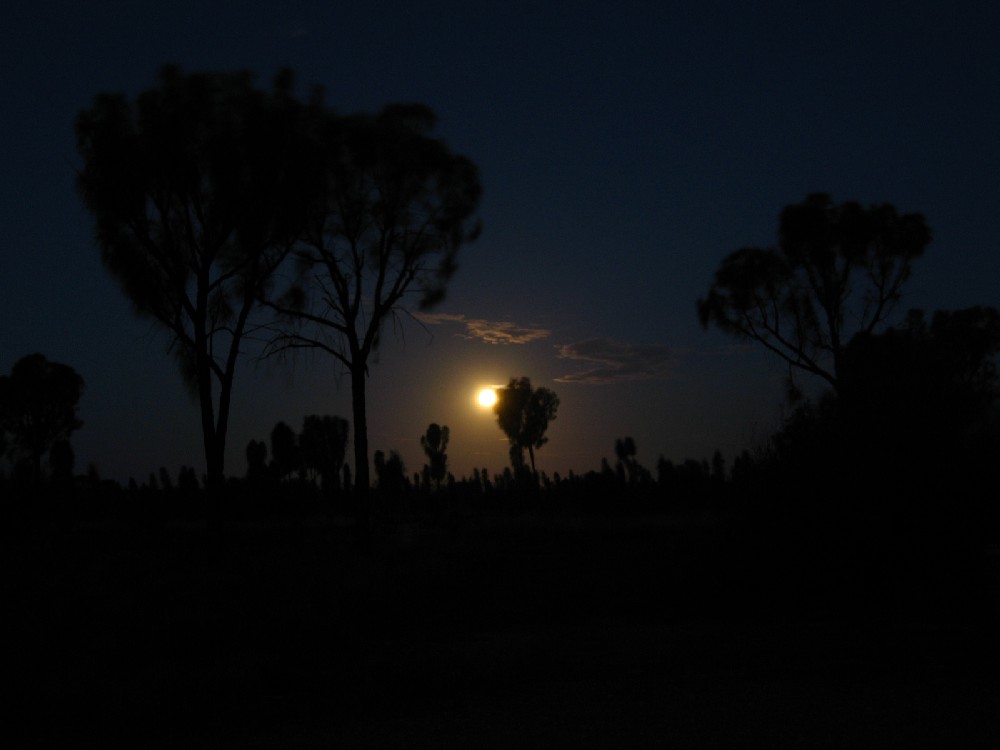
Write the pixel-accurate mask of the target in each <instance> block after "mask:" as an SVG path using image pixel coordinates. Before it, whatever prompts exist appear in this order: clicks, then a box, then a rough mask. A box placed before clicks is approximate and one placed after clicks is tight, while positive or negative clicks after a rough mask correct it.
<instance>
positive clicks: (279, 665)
mask: <svg viewBox="0 0 1000 750" xmlns="http://www.w3.org/2000/svg"><path fill="white" fill-rule="evenodd" d="M5 548H6V549H5V557H6V564H5V576H4V578H5V586H6V589H7V590H6V592H5V595H4V598H5V604H6V606H5V610H6V614H5V615H4V619H5V620H6V621H7V622H8V623H12V624H13V628H11V629H9V630H8V635H7V636H6V640H7V653H8V656H7V659H6V661H7V664H8V666H7V668H5V670H4V671H5V673H6V674H7V675H8V679H7V680H6V682H7V683H8V685H9V686H10V687H12V688H13V692H14V694H15V699H14V701H13V702H12V704H11V705H12V706H13V707H14V709H15V715H16V717H17V719H16V721H15V722H14V723H13V724H11V725H10V729H9V737H10V741H9V742H6V743H4V744H5V745H6V746H8V747H46V748H48V747H67V748H70V747H72V748H80V747H90V746H95V747H98V746H100V747H107V746H109V745H116V746H127V747H135V748H142V747H148V748H256V747H260V748H270V747H282V748H297V747H301V748H321V747H322V748H341V747H348V748H350V747H359V748H360V747H365V748H389V747H406V748H420V747H480V748H493V747H495V748H512V747H539V748H542V747H559V746H567V747H595V748H597V747H600V748H605V747H630V748H631V747H642V746H654V745H655V746H658V747H676V748H694V747H705V748H709V747H712V748H714V747H769V748H793V747H802V748H858V747H863V748H868V747H871V748H896V747H898V748H913V747H935V748H940V747H956V748H959V747H960V748H998V747H1000V644H998V639H997V635H998V629H997V604H998V603H1000V596H998V591H1000V586H995V585H994V586H993V588H992V589H991V588H989V586H987V587H986V588H985V589H984V588H977V587H971V589H970V588H969V587H959V588H962V590H963V591H964V592H965V594H964V595H963V596H962V597H958V598H956V599H955V600H954V601H951V600H949V599H948V597H942V596H939V595H935V596H931V597H928V598H927V600H926V601H923V598H922V597H921V595H920V592H919V590H917V592H916V594H915V595H913V594H912V593H911V595H910V599H912V601H908V602H902V603H901V601H896V600H895V599H894V596H895V595H894V594H892V593H891V591H890V590H885V589H882V588H878V587H875V588H871V589H870V590H866V591H865V592H864V594H863V595H861V594H858V595H857V596H855V593H856V592H853V588H855V587H854V585H853V584H852V583H851V580H852V579H850V578H849V577H848V579H847V582H846V583H844V582H843V581H841V582H839V583H837V584H831V583H829V579H830V575H829V568H830V566H829V565H826V566H825V567H824V570H825V571H826V572H825V573H824V574H823V575H820V574H818V573H815V571H814V569H813V568H812V567H810V565H809V564H806V563H805V562H804V561H802V560H795V561H792V560H788V559H783V558H782V555H781V554H778V553H776V552H775V551H774V550H773V549H770V550H769V549H767V548H766V547H765V546H764V545H762V544H760V543H759V542H756V541H755V540H754V539H753V538H752V537H750V536H748V535H747V533H746V532H745V531H743V532H741V531H740V528H739V527H737V526H733V525H732V524H729V523H727V522H724V521H722V520H720V519H718V518H716V519H714V520H706V519H705V518H702V519H697V518H688V519H687V520H680V519H673V520H668V519H663V518H659V519H649V518H646V519H637V518H633V519H628V518H607V517H598V516H587V517H585V516H579V515H576V516H574V515H571V514H559V515H551V516H548V517H545V516H542V515H539V514H521V515H519V516H516V517H513V516H511V517H504V516H501V515H483V514H481V515H477V516H475V517H467V518H465V519H463V520H461V521H459V520H454V521H452V522H449V523H446V524H427V523H417V522H414V523H409V524H403V523H397V524H393V525H392V526H391V527H390V526H383V527H381V528H380V529H378V531H377V534H376V540H375V550H374V552H373V553H372V554H371V555H369V556H359V555H357V554H356V553H355V552H354V550H353V545H352V542H351V530H350V527H349V526H348V525H345V524H337V523H334V522H331V521H315V520H312V521H288V520H286V521H280V522H278V521H272V522H269V523H250V522H243V523H240V524H238V525H236V526H231V527H230V528H229V529H228V530H227V532H226V538H225V540H224V541H222V542H220V540H219V537H218V536H217V534H216V533H214V532H212V531H211V530H210V529H209V528H208V527H207V526H206V525H204V524H198V523H190V522H189V523H180V522H177V523H168V524H165V525H164V524H145V525H144V524H137V523H124V522H115V521H101V522H76V523H72V524H64V525H55V526H52V525H49V526H47V527H46V529H45V530H44V531H42V530H40V529H27V528H19V529H17V530H16V531H15V533H14V534H12V538H10V539H8V541H7V542H6V544H5ZM861 573H862V574H863V573H864V571H863V570H862V571H861ZM824 576H825V577H824ZM834 578H836V576H834ZM984 580H986V579H984ZM824 581H825V583H824ZM994 583H995V581H994ZM990 585H993V584H990ZM977 586H978V584H977ZM890 588H891V587H890ZM897 590H906V591H911V592H912V591H913V590H914V586H912V585H910V586H904V585H900V587H898V589H897ZM969 590H972V591H974V592H975V597H973V598H974V599H975V601H974V602H973V603H972V604H970V603H969V602H968V601H967V600H968V599H969V596H968V591H969ZM890 600H892V601H891V604H889V603H887V602H889V601H890Z"/></svg>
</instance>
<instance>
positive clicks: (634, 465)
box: [615, 437, 649, 484]
mask: <svg viewBox="0 0 1000 750" xmlns="http://www.w3.org/2000/svg"><path fill="white" fill-rule="evenodd" d="M635 454H636V446H635V440H633V439H632V438H630V437H626V438H620V439H616V440H615V456H616V457H617V459H618V464H617V469H618V474H619V476H621V477H622V479H624V480H627V481H628V482H629V484H636V483H638V482H640V481H642V480H643V479H645V478H646V477H647V475H648V473H649V472H647V471H646V470H645V469H644V468H643V467H642V466H640V465H639V462H638V461H637V460H636V458H635Z"/></svg>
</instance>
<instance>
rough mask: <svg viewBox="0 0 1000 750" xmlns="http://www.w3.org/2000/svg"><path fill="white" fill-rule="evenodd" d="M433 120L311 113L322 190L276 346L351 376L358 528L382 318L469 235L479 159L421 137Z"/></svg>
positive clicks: (405, 110)
mask: <svg viewBox="0 0 1000 750" xmlns="http://www.w3.org/2000/svg"><path fill="white" fill-rule="evenodd" d="M434 121H435V118H434V115H433V113H432V112H431V111H430V110H429V109H428V108H427V107H424V106H422V105H394V106H389V107H386V108H385V109H383V110H382V111H381V112H380V113H378V114H377V115H356V116H351V117H339V116H336V115H334V114H332V113H330V112H326V113H324V114H323V115H322V116H317V117H316V118H315V120H314V125H315V140H316V141H317V142H318V143H320V144H322V147H323V148H322V154H321V156H320V160H321V163H322V165H323V168H324V169H325V187H324V189H323V190H322V191H321V194H320V195H319V196H318V197H315V198H314V200H313V201H312V202H311V204H310V205H311V208H312V209H314V213H313V215H312V216H311V221H310V223H309V225H308V230H307V231H306V232H305V233H304V236H303V239H302V242H301V243H300V245H299V247H298V251H297V258H298V261H299V268H300V275H299V277H298V279H297V280H296V282H295V283H294V285H292V286H291V287H290V288H289V289H288V290H287V293H286V294H285V295H284V297H283V298H282V299H281V301H280V302H279V303H276V304H274V305H273V307H274V308H275V310H276V311H277V312H278V313H279V314H281V315H282V316H283V319H284V321H285V323H286V324H292V323H294V325H286V326H285V328H284V330H282V331H281V332H280V334H279V335H278V336H276V337H275V339H274V340H273V342H272V348H271V351H285V350H288V349H297V348H303V347H305V348H318V349H321V350H323V351H326V352H328V353H329V354H330V355H332V356H333V357H334V358H335V359H337V360H338V361H339V362H340V363H341V364H342V365H343V366H344V368H345V369H346V371H347V372H348V373H349V374H350V377H351V394H352V411H353V420H354V472H355V478H354V481H355V485H356V489H357V493H356V494H357V495H358V496H359V497H358V502H357V504H356V507H357V513H358V523H359V530H360V531H361V533H362V534H363V535H365V536H367V533H368V532H367V529H368V526H369V512H370V510H369V500H368V498H367V494H368V489H369V486H370V475H369V468H368V421H367V414H366V400H365V382H366V378H367V376H368V363H369V359H370V357H371V355H372V353H373V352H374V351H376V349H377V348H378V345H379V340H380V336H381V334H382V329H383V327H384V325H385V323H386V321H387V320H389V319H395V318H396V316H397V315H398V314H399V313H401V312H404V311H405V306H404V304H405V302H406V300H407V296H408V295H416V296H417V297H418V300H417V301H418V303H419V305H420V307H421V308H427V307H430V306H431V305H433V304H435V303H436V302H438V301H440V300H441V299H442V297H443V296H444V292H445V287H446V284H447V281H448V279H449V278H450V277H451V275H452V273H453V272H454V270H455V267H456V266H455V259H456V254H457V252H458V250H459V248H460V246H461V245H462V244H464V243H466V242H469V241H472V240H474V239H475V238H476V236H477V235H478V232H479V224H478V222H477V221H475V219H474V214H475V211H476V208H477V206H478V203H479V196H480V192H481V188H480V183H479V175H478V171H477V169H476V167H475V165H474V164H473V163H472V162H471V161H469V160H468V159H467V158H465V157H463V156H458V155H455V154H453V153H452V152H451V151H450V150H449V149H448V148H447V146H446V145H445V144H444V143H443V142H442V141H440V140H438V139H435V138H433V137H431V136H429V135H428V132H429V131H430V130H431V128H432V127H433V125H434Z"/></svg>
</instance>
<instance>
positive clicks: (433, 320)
mask: <svg viewBox="0 0 1000 750" xmlns="http://www.w3.org/2000/svg"><path fill="white" fill-rule="evenodd" d="M416 317H417V319H418V320H419V321H420V322H421V323H423V324H424V325H429V326H436V325H442V324H446V323H456V324H459V325H461V326H462V327H463V328H464V329H465V332H464V333H461V334H459V335H460V336H462V337H463V338H467V339H479V340H480V341H483V342H485V343H487V344H527V343H530V342H532V341H538V340H540V339H546V338H548V337H549V336H550V335H551V334H552V331H550V330H549V329H547V328H539V327H537V326H522V325H518V324H517V323H513V322H511V321H509V320H484V319H483V318H467V317H465V316H464V315H461V314H456V313H418V314H417V315H416Z"/></svg>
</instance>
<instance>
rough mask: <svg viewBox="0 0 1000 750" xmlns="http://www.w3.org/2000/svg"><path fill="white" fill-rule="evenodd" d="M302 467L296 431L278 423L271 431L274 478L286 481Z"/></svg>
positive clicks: (282, 423)
mask: <svg viewBox="0 0 1000 750" xmlns="http://www.w3.org/2000/svg"><path fill="white" fill-rule="evenodd" d="M301 466H302V454H301V453H300V452H299V443H298V438H297V437H296V435H295V430H293V429H292V428H291V427H289V426H288V425H287V424H285V423H284V422H278V423H277V424H276V425H275V426H274V429H272V430H271V467H272V469H273V470H274V476H275V477H277V478H278V479H284V478H285V477H287V476H289V475H290V474H291V473H292V472H293V471H296V470H298V469H299V468H301Z"/></svg>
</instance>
